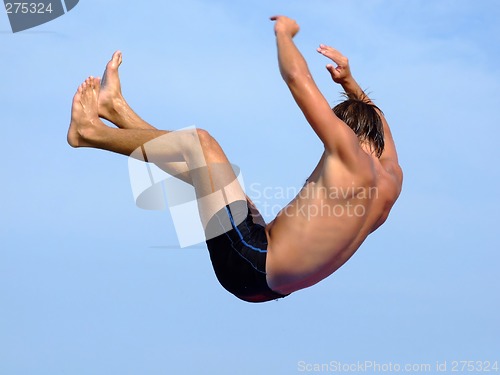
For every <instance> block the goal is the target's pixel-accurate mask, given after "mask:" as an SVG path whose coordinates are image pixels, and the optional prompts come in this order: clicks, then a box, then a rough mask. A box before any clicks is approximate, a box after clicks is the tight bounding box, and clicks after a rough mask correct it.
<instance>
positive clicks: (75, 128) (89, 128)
mask: <svg viewBox="0 0 500 375" xmlns="http://www.w3.org/2000/svg"><path fill="white" fill-rule="evenodd" d="M99 89H100V81H99V78H93V77H89V78H87V79H86V80H85V82H84V83H82V84H81V85H80V87H78V90H77V92H76V94H75V97H74V98H73V107H72V109H71V124H70V126H69V131H68V143H69V144H70V145H71V146H72V147H91V146H92V145H91V143H89V139H91V138H92V135H93V134H95V131H96V130H98V129H99V128H100V127H102V126H106V125H104V123H103V122H102V121H101V120H100V119H99V115H98V111H97V98H98V96H99Z"/></svg>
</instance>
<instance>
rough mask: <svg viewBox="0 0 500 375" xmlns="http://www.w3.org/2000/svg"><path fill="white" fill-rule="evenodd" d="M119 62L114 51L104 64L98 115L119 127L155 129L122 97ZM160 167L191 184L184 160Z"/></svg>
mask: <svg viewBox="0 0 500 375" xmlns="http://www.w3.org/2000/svg"><path fill="white" fill-rule="evenodd" d="M121 63H122V53H121V52H120V51H116V52H115V53H114V54H113V57H112V58H111V60H110V61H109V62H108V64H107V65H106V69H105V71H104V74H103V76H102V81H101V89H100V92H99V98H98V112H99V117H101V118H104V119H106V120H108V121H110V122H112V123H113V124H115V125H116V126H117V127H119V128H120V129H144V130H157V129H156V128H155V127H154V126H152V125H151V124H149V123H147V122H146V121H144V120H143V119H142V118H141V117H140V116H139V115H137V113H135V112H134V111H133V110H132V108H131V107H130V106H129V105H128V103H127V101H126V100H125V98H124V97H123V94H122V89H121V82H120V76H119V74H118V69H119V67H120V65H121ZM160 168H161V169H163V170H164V171H166V172H167V173H169V174H170V175H172V176H175V177H177V178H178V179H180V180H182V181H184V182H186V183H188V184H190V185H192V184H193V182H192V180H191V176H190V174H189V168H188V166H187V164H186V162H171V163H167V164H163V165H161V166H160Z"/></svg>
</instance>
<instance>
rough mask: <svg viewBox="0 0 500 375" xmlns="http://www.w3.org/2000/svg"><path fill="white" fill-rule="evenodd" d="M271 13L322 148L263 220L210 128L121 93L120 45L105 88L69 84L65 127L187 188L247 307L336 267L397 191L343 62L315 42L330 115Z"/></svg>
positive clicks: (214, 253)
mask: <svg viewBox="0 0 500 375" xmlns="http://www.w3.org/2000/svg"><path fill="white" fill-rule="evenodd" d="M271 20H273V21H275V24H274V31H275V35H276V41H277V48H278V60H279V67H280V72H281V75H282V77H283V79H284V81H285V82H286V84H287V85H288V87H289V89H290V91H291V93H292V95H293V97H294V99H295V101H296V103H297V105H298V106H299V107H300V109H301V110H302V112H303V114H304V116H305V118H306V119H307V121H308V122H309V124H310V126H311V127H312V129H313V130H314V132H315V133H316V134H317V135H318V137H319V138H320V139H321V141H322V142H323V145H324V153H323V155H322V157H321V159H320V160H319V162H318V165H317V167H316V168H315V169H314V171H313V172H312V174H311V175H310V177H309V179H308V180H307V183H306V184H305V185H304V187H303V188H302V189H301V191H300V193H299V194H298V195H297V196H296V197H295V198H294V199H293V200H292V201H291V202H290V203H289V204H288V205H287V206H286V207H284V208H283V209H282V210H281V211H280V213H279V214H278V215H277V216H276V218H275V219H274V220H273V221H272V222H270V223H269V224H267V225H266V224H265V223H264V222H263V220H262V218H261V217H260V215H259V214H258V211H257V209H256V207H255V206H254V205H253V204H252V202H251V201H250V200H249V199H248V197H247V196H246V195H245V193H244V192H243V189H242V188H241V186H240V185H239V184H238V182H237V179H236V176H235V174H234V172H233V169H232V167H231V164H230V163H229V161H228V159H227V157H226V155H225V154H224V152H223V151H222V149H221V147H220V146H219V144H218V143H217V142H216V141H215V139H214V138H213V137H212V136H211V135H210V134H209V133H208V132H207V131H205V130H201V129H196V130H194V131H191V132H189V131H188V132H183V131H180V132H168V131H161V130H157V129H155V128H154V127H153V126H151V125H150V124H148V123H146V122H145V121H143V120H142V119H141V118H140V117H139V116H138V115H137V114H136V113H135V112H134V111H133V110H132V109H131V108H130V107H129V106H128V104H127V103H126V101H125V99H124V98H123V96H122V94H121V87H120V81H119V76H118V67H119V65H120V64H121V61H122V60H121V53H119V52H116V53H115V54H114V55H113V58H112V60H111V61H110V62H109V63H108V65H107V68H106V71H105V73H104V76H103V82H102V83H101V82H100V80H99V79H97V78H93V77H89V78H88V79H87V80H86V81H85V82H84V83H83V84H82V85H81V86H80V87H79V88H78V91H77V93H76V95H75V97H74V100H73V107H72V119H71V124H70V129H69V132H68V142H69V144H70V145H71V146H73V147H92V148H100V149H104V150H108V151H112V152H116V153H120V154H123V155H127V156H129V155H132V157H136V158H138V159H141V157H140V156H139V157H138V156H137V155H138V154H140V155H142V157H143V160H144V161H148V162H153V163H155V164H156V165H158V166H159V167H160V168H162V169H164V170H165V171H167V172H169V173H170V174H172V175H174V176H176V177H178V178H180V179H182V180H184V181H185V182H187V183H189V184H191V185H193V186H194V188H195V190H196V194H197V198H198V206H199V212H200V217H201V221H202V224H203V226H204V228H205V233H206V238H207V241H206V242H207V247H208V250H209V253H210V258H211V261H212V265H213V267H214V270H215V273H216V276H217V278H218V280H219V282H220V283H221V284H222V286H223V287H224V288H226V289H227V290H228V291H229V292H231V293H233V294H234V295H235V296H237V297H238V298H240V299H242V300H245V301H248V302H264V301H269V300H272V299H277V298H281V297H284V296H286V295H288V294H290V293H293V292H295V291H297V290H299V289H303V288H307V287H309V286H311V285H314V284H316V283H318V282H319V281H320V280H322V279H324V278H326V277H327V276H329V275H331V274H332V273H333V272H335V271H336V270H337V269H338V268H339V267H341V266H342V265H343V264H344V263H345V262H346V261H347V260H348V259H349V258H350V257H351V256H352V255H353V254H354V253H355V252H356V250H357V249H358V248H359V247H360V245H361V244H362V242H363V241H364V240H365V239H366V237H367V236H368V235H369V234H370V233H371V232H373V231H374V230H376V229H377V228H378V227H379V226H380V225H382V224H383V223H384V221H385V220H386V219H387V217H388V215H389V211H390V210H391V208H392V206H393V205H394V203H395V201H396V199H397V198H398V196H399V194H400V192H401V186H402V171H401V168H400V166H399V164H398V158H397V154H396V148H395V145H394V141H393V139H392V136H391V132H390V130H389V126H388V124H387V122H386V120H385V118H384V116H383V114H382V112H381V111H380V110H379V109H378V108H377V107H376V106H374V104H373V103H372V102H371V100H370V99H369V98H368V97H367V96H366V94H365V93H364V92H363V91H362V90H361V89H360V87H359V85H358V84H357V83H356V81H355V80H354V78H353V77H352V75H351V72H350V69H349V64H348V60H347V58H345V57H344V56H342V54H341V53H340V52H338V51H337V50H335V49H333V48H331V47H328V46H325V45H320V47H319V48H318V52H319V53H320V54H322V55H324V56H325V57H327V58H329V59H331V60H332V61H333V62H334V63H335V66H334V65H331V64H329V65H327V69H328V71H329V72H330V74H331V76H332V79H333V80H334V82H336V83H338V84H340V85H341V86H342V87H343V89H344V90H345V92H346V94H347V96H348V99H347V100H346V101H344V102H343V103H340V104H339V105H337V106H336V107H335V108H334V109H333V111H332V109H331V108H330V106H329V104H328V102H327V101H326V99H325V98H324V97H323V95H322V94H321V92H320V91H319V89H318V88H317V86H316V84H315V82H314V80H313V78H312V77H311V74H310V72H309V69H308V66H307V63H306V61H305V60H304V58H303V57H302V55H301V54H300V52H299V50H298V49H297V47H296V46H295V44H294V42H293V37H294V36H295V35H296V34H297V32H298V31H299V26H298V25H297V23H296V22H295V21H294V20H291V19H289V18H287V17H284V16H276V17H272V18H271ZM99 117H102V118H105V119H107V120H109V121H111V122H113V123H114V124H115V125H116V126H117V127H118V129H115V128H111V127H108V126H106V125H105V124H104V123H103V122H102V121H101V120H100V119H99ZM137 150H140V152H139V153H137ZM134 155H135V156H134Z"/></svg>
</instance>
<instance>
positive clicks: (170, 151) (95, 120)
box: [68, 78, 246, 224]
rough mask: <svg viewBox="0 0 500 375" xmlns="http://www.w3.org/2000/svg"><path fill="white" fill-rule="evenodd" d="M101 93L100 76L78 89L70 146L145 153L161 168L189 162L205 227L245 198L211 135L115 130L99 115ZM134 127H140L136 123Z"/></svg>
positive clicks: (69, 138) (202, 133)
mask: <svg viewBox="0 0 500 375" xmlns="http://www.w3.org/2000/svg"><path fill="white" fill-rule="evenodd" d="M99 89H100V83H99V80H98V79H95V78H88V79H87V80H86V81H85V82H84V83H83V84H82V85H81V86H80V87H79V88H78V91H77V93H76V94H75V98H74V100H73V109H72V119H71V125H70V129H69V132H68V142H69V144H70V145H72V146H73V147H92V148H99V149H103V150H107V151H111V152H115V153H119V154H122V155H126V156H130V155H132V156H134V157H137V155H139V154H138V153H137V151H136V150H142V151H143V153H144V154H145V156H146V161H149V162H153V163H155V164H157V165H158V166H159V167H162V166H165V165H166V164H169V163H172V162H175V163H179V162H181V163H182V162H184V163H186V165H187V167H188V168H189V173H190V177H191V180H192V182H193V186H194V188H195V190H196V194H197V197H198V204H199V208H200V216H201V219H202V223H203V224H206V223H207V222H208V220H209V219H210V218H211V217H212V216H213V215H214V214H215V213H216V212H217V211H219V210H220V209H221V208H223V207H224V206H225V205H228V204H230V203H232V202H235V201H245V200H246V197H245V194H244V192H243V190H242V188H241V186H240V185H239V183H238V181H237V180H236V176H235V175H234V172H233V169H232V166H231V164H230V163H229V161H228V159H227V157H226V155H225V154H224V152H223V151H222V149H221V148H220V146H219V144H218V143H217V142H216V141H215V139H214V138H212V137H211V136H210V134H208V132H206V131H204V130H200V129H196V130H188V131H178V132H168V131H162V130H156V129H144V128H123V129H114V128H110V127H108V126H106V125H105V124H104V123H103V122H102V121H101V120H100V119H99V116H98V96H99ZM137 117H138V116H137ZM134 121H135V120H134ZM134 124H136V125H139V123H137V122H134ZM122 126H124V124H122ZM138 159H140V155H139V157H138Z"/></svg>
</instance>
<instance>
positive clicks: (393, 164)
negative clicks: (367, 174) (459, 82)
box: [318, 44, 403, 184]
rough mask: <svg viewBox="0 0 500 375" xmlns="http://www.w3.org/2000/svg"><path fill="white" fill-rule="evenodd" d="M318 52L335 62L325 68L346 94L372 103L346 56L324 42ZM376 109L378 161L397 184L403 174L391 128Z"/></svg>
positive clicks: (400, 181)
mask: <svg viewBox="0 0 500 375" xmlns="http://www.w3.org/2000/svg"><path fill="white" fill-rule="evenodd" d="M318 52H319V53H321V54H322V55H324V56H326V57H328V58H329V59H331V60H332V61H333V62H335V63H336V64H337V66H336V67H335V66H333V65H331V64H328V65H327V66H326V68H327V70H328V71H329V72H330V74H331V76H332V79H333V81H334V82H335V83H338V84H340V85H341V86H342V88H343V89H344V91H345V92H346V94H347V95H350V96H353V97H355V98H357V99H359V100H364V101H366V102H367V103H369V104H373V102H372V100H371V99H370V98H369V97H368V95H366V93H365V92H364V91H363V90H362V89H361V87H360V86H359V85H358V83H357V82H356V80H355V79H354V77H353V76H352V74H351V69H350V67H349V60H348V59H347V57H345V56H343V55H342V54H341V53H340V52H339V51H337V50H336V49H335V48H332V47H328V46H326V45H324V44H321V45H320V46H319V48H318ZM376 110H377V112H378V114H379V116H380V118H381V119H382V123H383V125H384V151H383V153H382V155H381V156H380V158H379V160H380V163H381V164H382V165H383V166H384V168H385V169H386V170H387V171H388V172H389V173H391V174H393V175H394V177H395V178H396V179H397V181H398V182H399V184H401V183H402V179H403V174H402V171H401V167H400V166H399V163H398V154H397V152H396V145H395V143H394V139H393V138H392V133H391V129H390V128H389V124H388V123H387V120H386V119H385V116H384V114H383V113H382V111H380V110H379V109H378V108H377V109H376Z"/></svg>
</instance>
